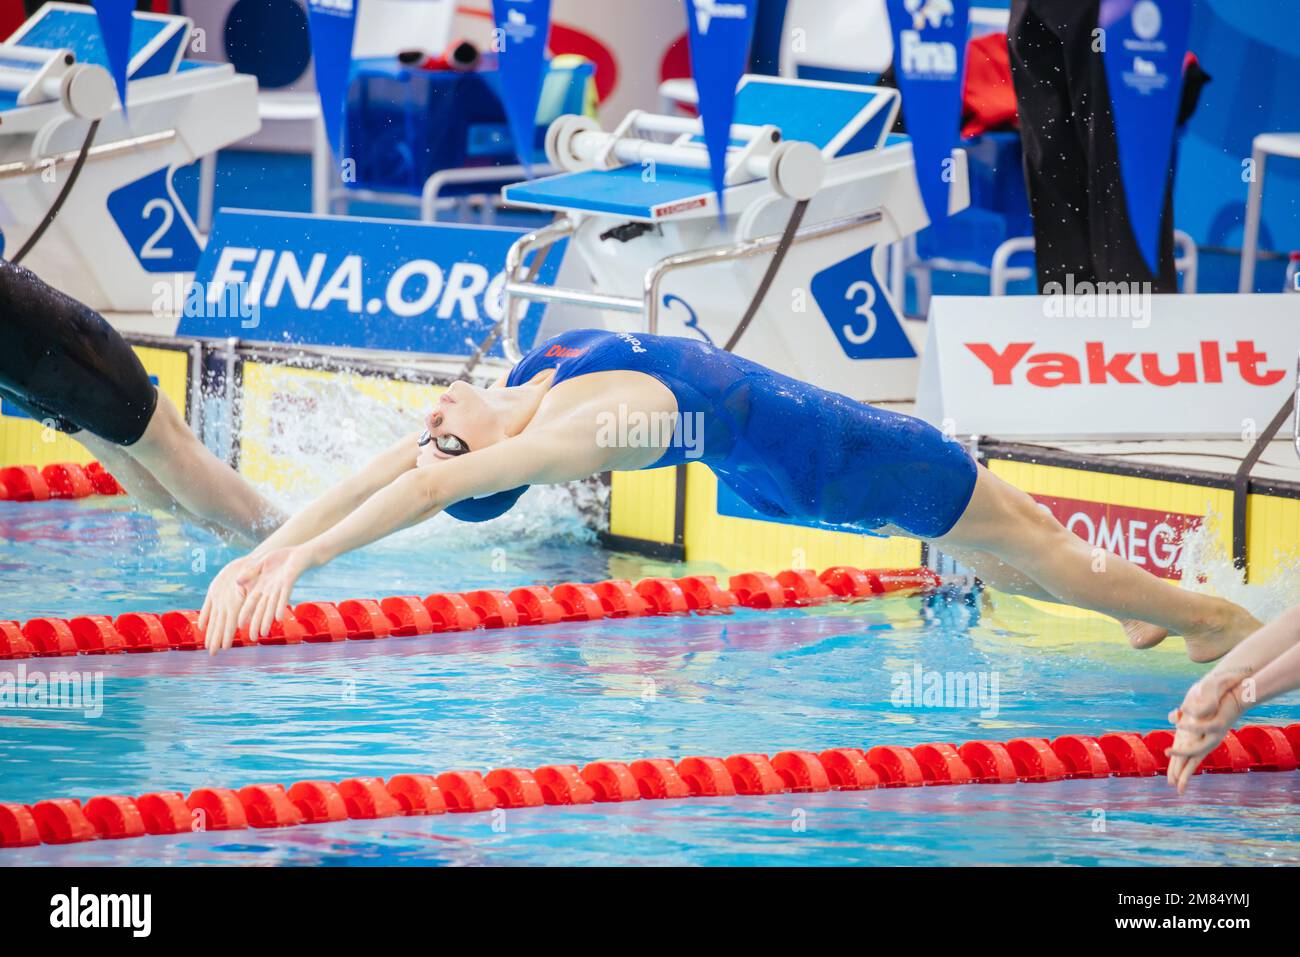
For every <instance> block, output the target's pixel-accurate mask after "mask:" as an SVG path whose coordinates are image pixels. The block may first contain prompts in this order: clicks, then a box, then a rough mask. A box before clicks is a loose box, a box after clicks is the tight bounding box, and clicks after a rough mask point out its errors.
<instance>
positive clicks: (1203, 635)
mask: <svg viewBox="0 0 1300 957" xmlns="http://www.w3.org/2000/svg"><path fill="white" fill-rule="evenodd" d="M1223 606H1224V607H1223V609H1222V611H1221V612H1220V613H1219V614H1218V615H1216V616H1215V619H1214V620H1211V621H1210V622H1209V623H1207V625H1206V626H1205V627H1204V628H1197V629H1193V630H1189V631H1188V632H1187V633H1186V634H1184V635H1183V639H1184V640H1185V641H1186V642H1187V656H1188V657H1189V658H1191V659H1192V661H1196V662H1206V661H1217V660H1218V659H1220V658H1222V657H1223V656H1224V655H1226V654H1227V653H1228V652H1229V651H1231V650H1232V649H1233V648H1235V647H1236V646H1237V645H1239V644H1240V643H1241V642H1243V641H1245V640H1246V638H1248V637H1249V636H1250V635H1252V634H1253V633H1254V632H1256V631H1258V630H1259V629H1260V628H1262V627H1263V625H1262V624H1261V623H1260V622H1259V621H1258V620H1257V619H1256V618H1255V616H1254V615H1252V614H1251V613H1250V612H1248V611H1246V609H1244V608H1242V607H1241V606H1240V605H1234V604H1233V603H1232V602H1230V601H1225V602H1223Z"/></svg>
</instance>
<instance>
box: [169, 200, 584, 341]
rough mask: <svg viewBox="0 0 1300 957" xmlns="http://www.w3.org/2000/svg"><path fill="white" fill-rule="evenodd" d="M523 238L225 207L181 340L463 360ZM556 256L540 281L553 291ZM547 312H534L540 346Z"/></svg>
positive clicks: (498, 298) (499, 309)
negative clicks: (511, 252) (247, 342)
mask: <svg viewBox="0 0 1300 957" xmlns="http://www.w3.org/2000/svg"><path fill="white" fill-rule="evenodd" d="M523 234H524V231H523V230H517V229H502V228H497V227H490V226H458V225H450V224H432V223H413V222H403V221H394V220H382V219H357V218H346V219H345V218H343V217H334V216H302V215H296V214H290V213H263V212H249V211H238V210H236V211H230V210H223V211H222V212H221V214H220V215H219V216H218V217H217V220H216V222H215V223H214V225H213V230H212V237H211V239H209V241H208V245H207V248H206V249H205V250H204V252H203V258H202V260H201V261H200V263H199V268H198V271H197V273H196V276H195V285H196V287H197V288H198V289H200V290H202V294H201V295H199V296H194V295H188V294H186V295H184V296H182V299H183V305H184V311H183V313H182V320H181V325H180V329H179V333H180V334H181V335H188V336H201V337H205V338H225V337H228V336H234V337H237V338H240V339H246V340H252V341H258V342H280V343H289V344H297V345H317V346H342V347H350V348H360V349H389V350H398V351H404V352H425V353H441V354H448V355H465V354H468V353H469V352H470V351H472V349H473V347H474V345H475V344H477V343H479V342H481V341H482V340H483V339H484V338H485V337H486V336H487V334H488V333H489V332H490V331H491V330H492V329H493V327H494V326H495V325H496V323H497V322H498V320H500V319H501V317H502V315H503V314H504V313H503V305H502V295H501V294H502V290H503V288H504V286H505V273H504V266H505V259H506V253H507V251H508V250H509V249H510V246H511V245H512V244H513V243H514V242H515V240H517V239H518V238H519V237H520V236H521V235H523ZM561 258H562V257H561V256H560V255H552V256H549V257H547V260H546V262H545V263H544V264H543V266H542V269H541V271H540V273H539V275H538V281H539V282H544V283H551V282H554V280H555V276H556V273H557V271H558V269H559V264H560V260H561ZM542 313H543V307H542V306H540V305H538V304H533V305H531V306H529V308H528V312H527V314H526V316H525V319H524V321H523V323H522V325H521V330H520V340H521V342H522V343H523V344H524V345H525V347H526V346H527V345H529V344H530V343H531V342H532V339H533V337H534V336H535V335H536V331H537V327H538V325H539V324H540V322H541V317H542Z"/></svg>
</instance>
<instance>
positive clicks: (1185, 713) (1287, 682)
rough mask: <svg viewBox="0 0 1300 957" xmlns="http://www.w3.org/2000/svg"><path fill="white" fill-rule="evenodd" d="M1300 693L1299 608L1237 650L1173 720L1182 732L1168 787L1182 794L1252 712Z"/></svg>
mask: <svg viewBox="0 0 1300 957" xmlns="http://www.w3.org/2000/svg"><path fill="white" fill-rule="evenodd" d="M1297 688H1300V605H1297V606H1296V607H1294V608H1291V609H1289V610H1288V611H1286V612H1284V613H1283V614H1281V615H1279V616H1278V617H1277V618H1275V619H1274V620H1273V621H1271V622H1269V623H1268V624H1267V625H1265V626H1264V627H1262V628H1260V629H1259V630H1258V631H1256V632H1255V633H1254V634H1253V635H1251V636H1250V637H1249V638H1247V639H1246V640H1245V641H1243V642H1242V643H1241V644H1239V645H1238V646H1237V647H1236V648H1234V649H1232V651H1230V652H1229V653H1228V654H1227V655H1225V656H1224V658H1223V659H1222V660H1221V661H1220V662H1219V663H1218V664H1217V665H1215V667H1214V668H1213V669H1212V670H1211V671H1210V672H1209V673H1208V674H1207V675H1205V677H1203V678H1202V679H1201V680H1200V681H1198V682H1197V683H1196V684H1194V685H1192V687H1191V688H1190V689H1188V691H1187V695H1186V696H1185V697H1184V698H1183V703H1182V706H1181V707H1179V708H1178V709H1177V710H1176V711H1173V712H1172V713H1170V715H1169V720H1170V721H1172V722H1173V723H1174V724H1175V725H1176V726H1177V728H1178V731H1177V733H1176V734H1175V736H1174V744H1173V747H1172V748H1170V749H1169V751H1168V754H1169V775H1168V777H1169V783H1170V784H1172V785H1173V786H1174V787H1176V788H1178V791H1179V793H1180V794H1181V793H1182V792H1183V791H1184V790H1186V788H1187V782H1188V781H1189V780H1191V777H1192V774H1193V773H1195V771H1196V769H1197V768H1198V767H1199V766H1200V764H1201V762H1202V761H1204V760H1205V757H1206V756H1207V755H1208V754H1209V753H1210V752H1211V751H1213V750H1214V749H1215V748H1217V747H1218V746H1219V743H1220V742H1221V741H1222V740H1223V739H1224V737H1226V736H1227V733H1228V731H1229V729H1231V728H1232V726H1233V725H1234V724H1235V723H1236V722H1237V720H1238V719H1239V718H1240V717H1241V716H1242V715H1243V714H1244V713H1245V712H1246V711H1248V710H1250V709H1251V708H1253V707H1255V706H1256V705H1260V704H1263V703H1264V702H1265V701H1268V700H1269V699H1271V698H1275V697H1277V696H1278V695H1280V694H1285V693H1286V692H1288V691H1294V690H1295V689H1297Z"/></svg>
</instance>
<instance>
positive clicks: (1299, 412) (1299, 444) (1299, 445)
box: [1291, 355, 1300, 458]
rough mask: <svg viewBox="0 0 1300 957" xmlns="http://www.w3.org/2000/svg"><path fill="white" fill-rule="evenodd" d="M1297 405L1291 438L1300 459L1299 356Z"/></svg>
mask: <svg viewBox="0 0 1300 957" xmlns="http://www.w3.org/2000/svg"><path fill="white" fill-rule="evenodd" d="M1293 401H1294V403H1295V418H1294V419H1292V421H1291V430H1292V432H1293V433H1294V434H1293V435H1292V437H1291V443H1292V445H1293V446H1294V447H1295V454H1296V457H1297V458H1300V355H1297V357H1296V362H1295V393H1294V396H1293Z"/></svg>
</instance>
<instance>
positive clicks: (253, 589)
mask: <svg viewBox="0 0 1300 957" xmlns="http://www.w3.org/2000/svg"><path fill="white" fill-rule="evenodd" d="M316 564H317V563H316V562H315V561H314V560H313V558H312V550H311V549H310V548H309V547H307V546H305V545H294V546H291V547H289V548H277V549H276V550H275V551H272V552H267V553H266V555H265V556H263V557H262V560H261V561H259V562H258V563H257V567H256V568H253V569H250V570H248V571H246V572H245V573H244V574H243V575H242V576H240V578H239V583H240V584H241V585H242V586H243V587H244V588H246V589H247V592H248V593H247V595H246V596H245V598H244V601H243V605H242V606H241V607H240V609H239V617H238V619H237V620H236V627H237V628H238V627H243V626H245V625H247V626H248V638H249V640H250V641H254V642H255V641H257V640H258V639H260V638H263V637H265V636H266V635H269V634H270V633H271V627H272V626H273V625H274V624H275V623H276V622H277V621H281V620H283V619H284V613H285V610H286V609H287V608H288V607H289V598H290V597H291V596H292V594H293V586H294V585H296V584H297V583H298V579H299V578H300V577H301V576H302V573H303V572H305V571H307V569H309V568H312V567H314V566H315V565H316ZM232 635H233V632H232Z"/></svg>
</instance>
